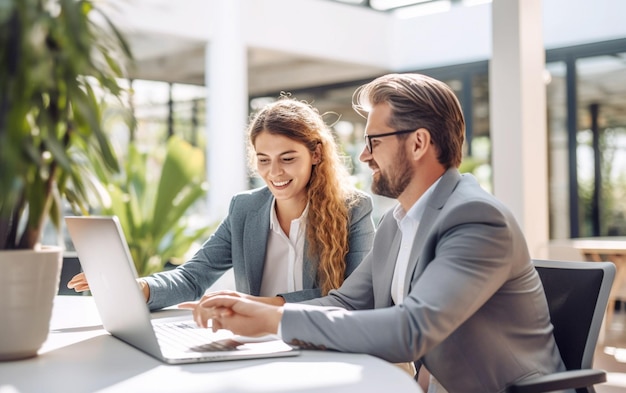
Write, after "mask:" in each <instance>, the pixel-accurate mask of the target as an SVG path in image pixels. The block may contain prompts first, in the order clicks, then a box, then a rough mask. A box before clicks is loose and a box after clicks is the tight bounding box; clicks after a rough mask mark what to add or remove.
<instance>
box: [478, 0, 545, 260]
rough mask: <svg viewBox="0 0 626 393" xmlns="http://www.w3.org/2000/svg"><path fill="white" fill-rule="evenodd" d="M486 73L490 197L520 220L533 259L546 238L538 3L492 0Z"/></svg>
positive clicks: (542, 63) (542, 252)
mask: <svg viewBox="0 0 626 393" xmlns="http://www.w3.org/2000/svg"><path fill="white" fill-rule="evenodd" d="M491 18H492V29H493V30H492V43H493V52H492V53H493V56H492V59H491V63H490V70H489V77H490V79H489V91H490V117H491V140H492V144H493V145H492V154H493V162H492V164H493V181H494V194H495V195H496V197H497V198H499V199H500V200H501V201H503V202H504V203H505V204H506V205H507V206H509V207H510V208H511V210H512V211H513V213H514V215H515V216H516V218H517V220H518V221H519V223H520V225H521V226H522V229H523V230H524V233H525V235H526V239H527V241H528V248H529V250H530V253H531V256H532V257H533V258H543V257H546V256H547V255H546V254H545V252H546V251H545V250H546V244H547V242H548V239H549V231H548V225H549V221H548V165H547V149H548V147H547V126H546V90H545V84H544V80H543V75H544V68H545V50H544V46H543V37H542V2H541V0H493V2H492V16H491Z"/></svg>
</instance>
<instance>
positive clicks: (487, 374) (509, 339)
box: [281, 169, 564, 393]
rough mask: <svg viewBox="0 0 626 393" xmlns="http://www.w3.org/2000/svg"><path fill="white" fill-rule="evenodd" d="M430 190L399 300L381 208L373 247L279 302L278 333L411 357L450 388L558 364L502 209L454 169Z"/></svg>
mask: <svg viewBox="0 0 626 393" xmlns="http://www.w3.org/2000/svg"><path fill="white" fill-rule="evenodd" d="M433 191H434V192H433V193H432V195H431V196H430V197H429V199H428V203H427V207H426V210H425V212H424V215H423V217H422V219H421V222H420V224H419V228H418V231H417V234H416V237H415V241H414V244H413V248H412V250H411V258H410V262H409V266H408V269H407V275H406V280H405V284H406V285H405V288H406V289H405V290H406V293H405V298H404V301H403V302H402V304H400V305H394V304H393V301H392V299H391V281H392V277H393V272H394V267H395V263H396V257H397V255H398V251H399V247H400V240H401V232H400V231H399V229H398V225H397V222H396V220H395V219H394V218H393V216H392V214H390V212H388V213H387V214H385V215H384V216H383V218H382V219H381V222H380V225H379V227H378V229H377V231H376V236H375V237H374V245H373V248H372V252H371V253H370V254H368V255H367V256H366V257H365V259H364V261H363V262H362V263H361V265H359V267H358V268H357V269H356V270H355V271H354V273H352V274H351V275H350V277H348V279H347V280H346V281H345V282H344V284H343V285H342V286H341V288H340V289H339V290H336V291H331V293H329V295H328V296H326V297H323V298H320V299H314V300H311V301H308V302H306V303H308V304H306V305H303V304H287V305H285V309H284V314H283V317H282V322H281V333H282V338H283V339H284V340H285V341H287V342H293V343H299V344H304V346H309V345H310V346H314V347H325V348H329V349H335V350H339V351H345V352H360V353H368V354H372V355H375V356H378V357H380V358H383V359H385V360H388V361H390V362H407V361H421V362H422V363H423V365H424V366H425V367H426V368H427V369H428V370H429V371H430V373H431V374H432V375H433V376H434V377H435V378H436V379H437V380H438V381H439V383H440V384H441V385H442V386H443V387H444V388H446V389H447V390H448V391H449V392H451V393H452V392H476V393H486V392H501V391H503V390H504V389H505V387H506V385H507V384H509V383H511V382H513V381H516V380H521V379H524V378H527V377H531V376H534V375H539V374H541V375H543V374H548V373H552V372H554V371H556V370H562V369H564V366H563V364H562V361H561V357H560V354H559V351H558V349H557V347H556V344H555V341H554V337H553V335H552V329H553V328H552V325H551V323H550V317H549V314H548V306H547V303H546V299H545V295H544V291H543V287H542V284H541V281H540V279H539V277H538V275H537V273H536V271H535V269H534V268H533V265H532V263H531V260H530V257H529V253H528V249H527V245H526V241H525V239H524V236H523V234H522V232H521V230H520V228H519V226H518V224H517V223H516V221H515V219H514V218H513V216H512V214H511V213H510V212H509V210H508V209H507V208H506V207H505V206H503V205H502V204H501V203H500V202H499V201H497V200H496V199H495V198H494V197H493V196H492V195H491V194H489V193H487V192H486V191H484V190H483V189H482V188H481V187H480V185H479V184H478V183H477V181H476V180H475V178H474V177H472V176H471V175H461V174H460V173H459V172H458V171H457V170H456V169H450V170H448V171H447V172H446V173H445V174H444V175H443V176H442V178H441V180H440V182H439V183H438V184H437V186H436V188H435V189H434V190H433ZM320 305H321V306H327V307H319V306H320ZM328 306H330V307H328ZM352 310H364V311H352Z"/></svg>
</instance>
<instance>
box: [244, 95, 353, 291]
mask: <svg viewBox="0 0 626 393" xmlns="http://www.w3.org/2000/svg"><path fill="white" fill-rule="evenodd" d="M263 132H267V133H269V134H272V135H281V136H284V137H287V138H289V139H291V140H294V141H296V142H298V143H301V144H303V145H304V146H306V147H307V149H308V150H309V151H310V152H311V154H313V153H314V152H315V150H316V148H317V146H318V145H320V151H321V156H320V162H319V163H318V164H317V165H314V166H313V168H312V169H311V179H310V180H309V184H308V185H307V199H308V204H309V210H308V215H307V226H306V228H307V229H306V239H307V241H308V252H309V257H310V258H311V259H313V260H315V259H316V256H317V259H318V260H319V264H318V269H317V277H318V283H319V287H320V289H321V291H322V294H323V295H326V294H327V293H328V291H330V290H331V289H334V288H338V287H339V286H341V284H342V283H343V280H344V277H345V270H346V264H345V257H346V254H347V253H348V231H349V227H350V225H349V222H348V221H349V209H350V207H351V206H352V204H354V203H355V202H356V201H357V199H358V197H359V194H357V193H356V191H355V189H354V188H353V187H351V186H350V181H349V174H348V171H347V168H346V167H345V166H344V164H343V162H342V160H341V156H340V154H339V149H338V146H337V143H336V142H335V138H334V136H333V134H332V132H331V130H330V128H329V127H328V126H327V125H326V123H325V122H324V119H323V117H322V115H320V114H319V112H318V111H317V109H315V108H313V107H312V106H311V105H310V104H308V103H306V102H303V101H298V100H296V99H294V98H292V97H290V96H289V95H286V94H282V95H281V97H280V99H278V100H277V101H275V102H273V103H271V104H269V105H267V106H265V107H264V108H263V109H262V110H261V111H260V112H258V113H257V114H256V115H255V116H254V118H253V119H252V121H251V122H250V125H249V126H248V135H249V142H250V144H251V146H249V149H248V151H249V163H250V168H252V169H255V168H256V160H255V158H256V157H255V154H254V145H255V141H256V138H257V136H258V135H259V134H261V133H263Z"/></svg>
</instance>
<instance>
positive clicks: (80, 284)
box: [67, 273, 89, 292]
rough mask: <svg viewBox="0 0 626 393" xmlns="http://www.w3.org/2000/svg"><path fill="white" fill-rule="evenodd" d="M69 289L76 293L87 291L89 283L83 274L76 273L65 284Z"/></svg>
mask: <svg viewBox="0 0 626 393" xmlns="http://www.w3.org/2000/svg"><path fill="white" fill-rule="evenodd" d="M67 287H68V288H69V289H73V290H75V291H76V292H85V291H88V290H89V283H88V282H87V277H85V273H78V274H77V275H75V276H74V277H72V279H71V280H70V281H69V282H68V283H67Z"/></svg>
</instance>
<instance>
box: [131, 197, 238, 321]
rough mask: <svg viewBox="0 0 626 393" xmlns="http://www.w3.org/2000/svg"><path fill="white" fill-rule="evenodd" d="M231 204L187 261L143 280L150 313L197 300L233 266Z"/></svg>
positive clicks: (232, 201) (233, 201)
mask: <svg viewBox="0 0 626 393" xmlns="http://www.w3.org/2000/svg"><path fill="white" fill-rule="evenodd" d="M234 203H235V198H233V199H232V200H231V203H230V208H229V214H228V216H227V217H226V218H225V219H224V221H222V222H221V223H220V225H219V227H218V228H217V230H216V231H215V232H214V233H213V234H212V235H211V236H210V237H209V239H208V240H207V241H206V242H204V244H203V245H202V247H201V248H200V249H199V250H198V251H197V252H196V253H195V255H194V256H193V257H192V258H191V259H190V260H188V261H187V262H185V263H184V264H182V265H180V266H178V267H176V268H175V269H173V270H169V271H165V272H160V273H155V274H153V275H151V276H149V277H144V278H143V280H145V281H146V283H147V284H148V286H149V287H150V298H149V299H148V307H149V308H150V310H156V309H159V308H163V307H167V306H171V305H174V304H178V303H181V302H185V301H191V300H197V299H199V298H200V297H202V295H203V294H204V291H205V290H206V289H207V288H208V287H209V286H211V285H212V284H213V283H214V282H215V281H217V279H219V278H220V277H221V276H222V275H223V274H224V273H225V272H226V271H227V270H228V269H230V268H231V267H232V266H233V263H232V248H231V243H232V234H231V217H232V209H233V205H234Z"/></svg>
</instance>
